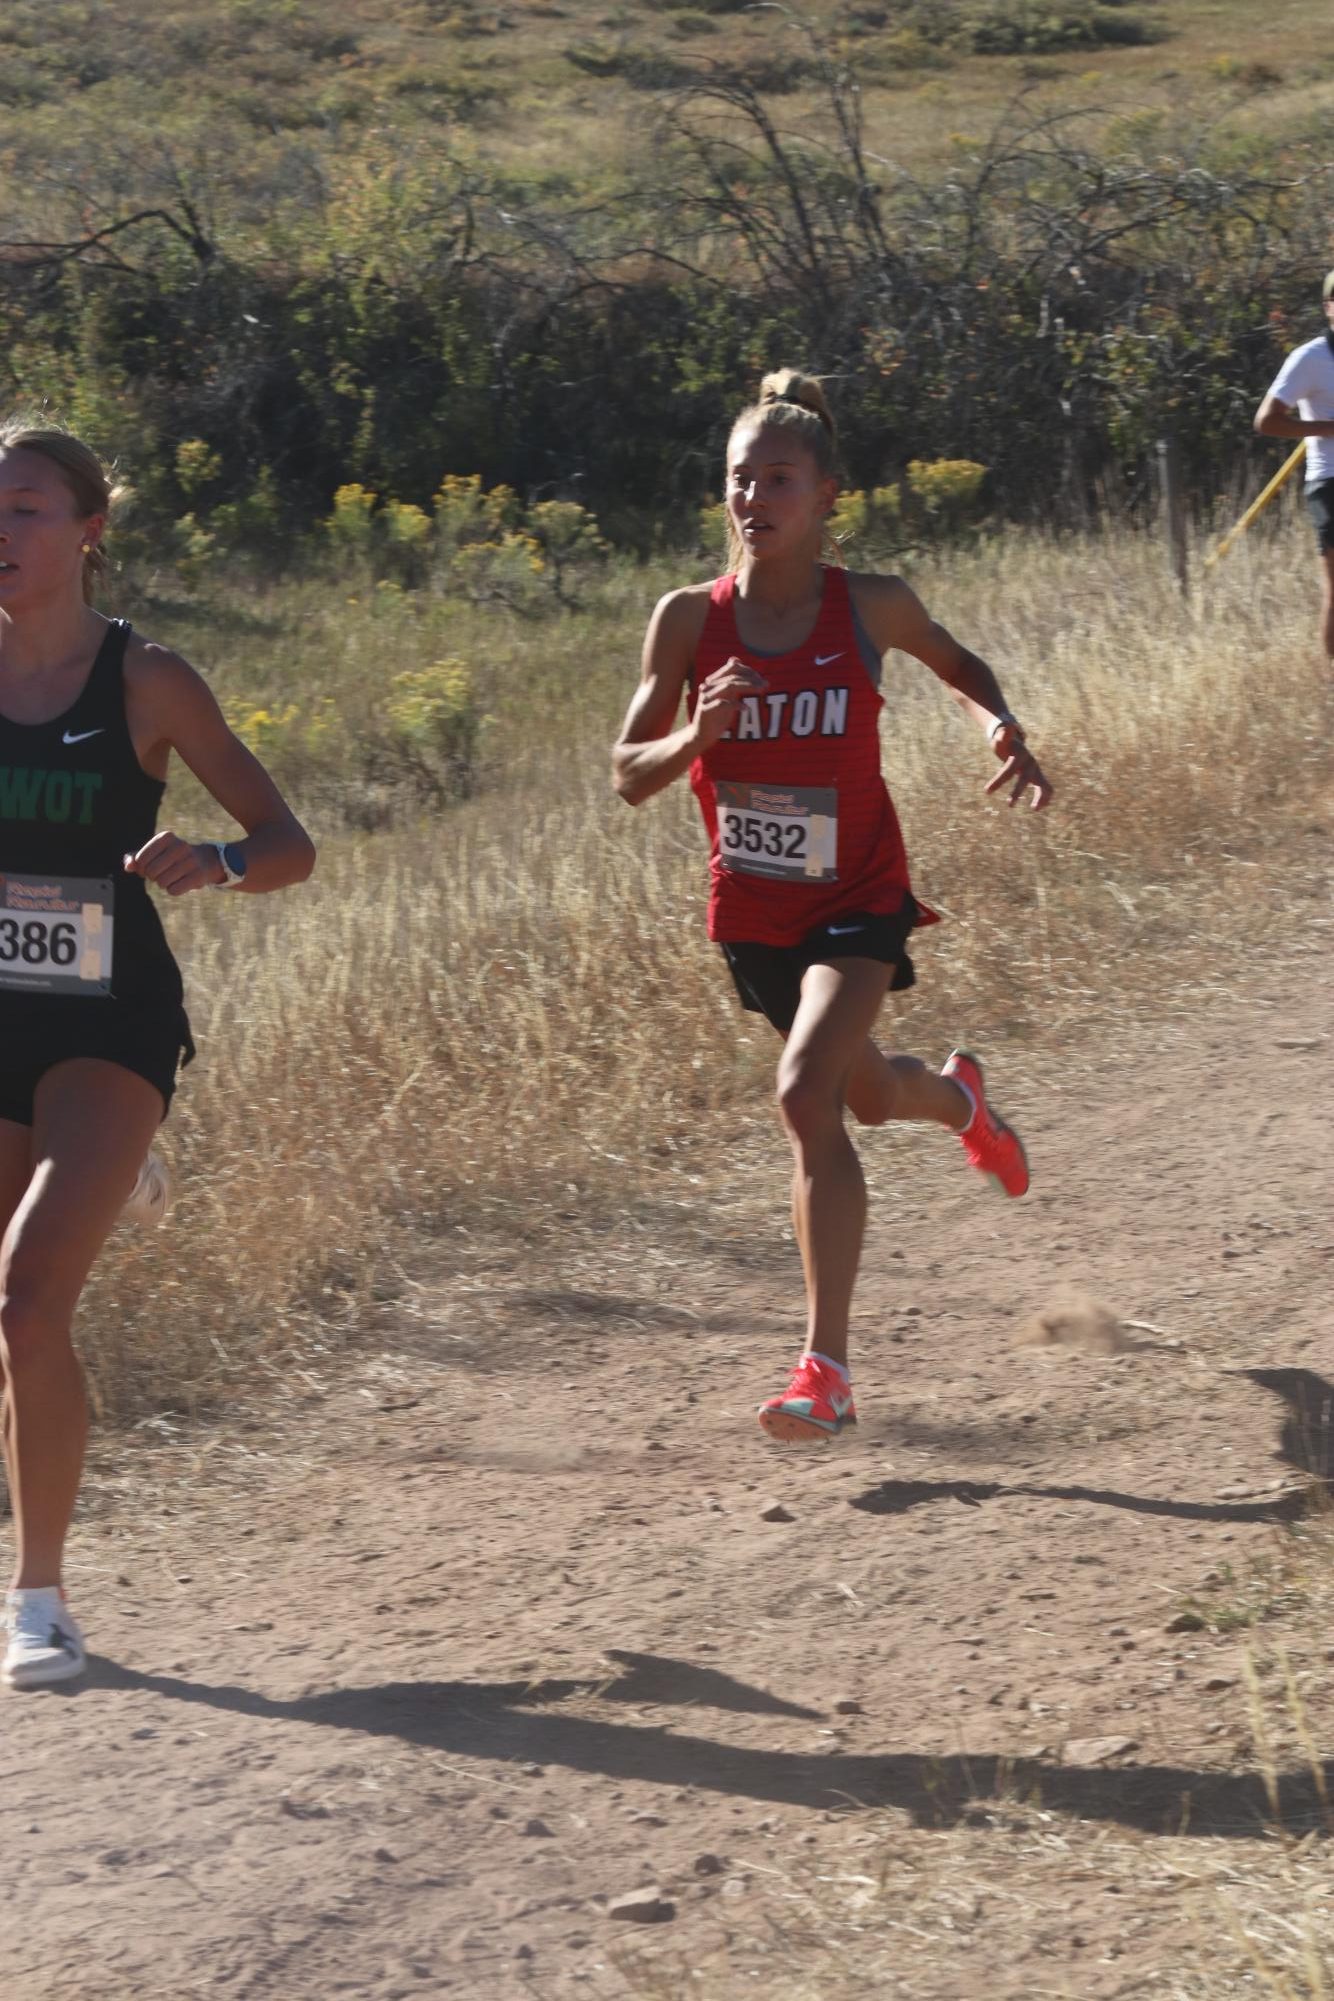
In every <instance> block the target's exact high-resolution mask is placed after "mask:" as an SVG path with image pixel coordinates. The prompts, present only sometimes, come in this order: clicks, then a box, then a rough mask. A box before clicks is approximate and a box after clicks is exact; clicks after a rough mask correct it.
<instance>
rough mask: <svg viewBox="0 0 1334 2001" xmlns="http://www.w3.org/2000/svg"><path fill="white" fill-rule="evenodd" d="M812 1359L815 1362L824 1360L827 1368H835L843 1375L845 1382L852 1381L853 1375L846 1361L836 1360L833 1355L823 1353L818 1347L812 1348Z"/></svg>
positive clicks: (836, 1371)
mask: <svg viewBox="0 0 1334 2001" xmlns="http://www.w3.org/2000/svg"><path fill="white" fill-rule="evenodd" d="M811 1360H812V1361H813V1362H823V1363H824V1366H825V1367H826V1369H833V1370H834V1371H835V1373H836V1374H838V1375H840V1376H842V1378H843V1380H844V1382H845V1383H850V1382H851V1381H852V1375H851V1372H850V1371H849V1369H848V1365H847V1363H846V1362H836V1361H835V1360H834V1358H833V1356H832V1355H822V1354H821V1353H820V1351H819V1349H818V1348H812V1349H811Z"/></svg>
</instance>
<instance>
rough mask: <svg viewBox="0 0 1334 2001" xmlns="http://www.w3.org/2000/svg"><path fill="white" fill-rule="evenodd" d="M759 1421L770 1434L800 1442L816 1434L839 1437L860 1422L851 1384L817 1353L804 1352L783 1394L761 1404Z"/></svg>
mask: <svg viewBox="0 0 1334 2001" xmlns="http://www.w3.org/2000/svg"><path fill="white" fill-rule="evenodd" d="M759 1415H760V1424H761V1426H762V1427H763V1429H764V1430H765V1431H767V1432H768V1434H769V1436H770V1438H781V1439H782V1440H783V1441H784V1443H785V1444H788V1445H799V1444H802V1443H804V1442H806V1441H808V1440H810V1439H815V1438H837V1437H838V1434H839V1432H840V1431H843V1430H845V1429H846V1428H847V1426H848V1425H850V1424H855V1423H856V1422H857V1406H856V1405H855V1404H854V1403H853V1401H852V1385H851V1383H850V1382H849V1381H848V1379H847V1377H846V1376H842V1375H840V1374H839V1372H838V1370H837V1369H831V1368H830V1366H829V1364H828V1363H827V1362H822V1361H821V1360H820V1359H819V1357H818V1356H817V1355H803V1356H802V1358H801V1360H800V1361H799V1362H798V1363H797V1366H796V1368H795V1369H794V1370H793V1371H792V1375H791V1378H790V1380H789V1382H788V1386H787V1388H786V1389H785V1390H784V1391H783V1394H782V1395H781V1396H777V1397H770V1398H769V1401H768V1402H767V1403H762V1404H761V1405H760V1413H759Z"/></svg>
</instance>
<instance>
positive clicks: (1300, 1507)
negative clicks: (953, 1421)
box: [849, 1480, 1310, 1522]
mask: <svg viewBox="0 0 1334 2001" xmlns="http://www.w3.org/2000/svg"><path fill="white" fill-rule="evenodd" d="M1018 1495H1036V1496H1037V1498H1038V1499H1039V1500H1043V1501H1089V1502H1091V1503H1092V1504H1094V1505H1095V1506H1097V1507H1101V1508H1128V1509H1130V1510H1131V1511H1132V1512H1133V1513H1135V1514H1139V1515H1170V1516H1172V1517H1174V1518H1175V1519H1176V1520H1178V1521H1185V1522H1297V1521H1300V1520H1301V1518H1302V1516H1303V1515H1304V1514H1305V1513H1306V1510H1307V1508H1308V1506H1309V1505H1310V1496H1309V1494H1307V1493H1306V1491H1305V1490H1304V1489H1302V1490H1298V1491H1295V1492H1293V1493H1288V1494H1276V1495H1275V1497H1274V1499H1273V1500H1272V1501H1240V1502H1238V1501H1233V1502H1230V1503H1229V1502H1224V1501H1167V1500H1162V1499H1160V1498H1159V1497H1158V1496H1157V1495H1155V1494H1121V1493H1118V1492H1117V1491H1116V1489H1115V1488H1112V1487H1042V1486H1038V1485H1036V1484H1035V1483H1030V1482H1028V1481H1026V1480H1016V1481H1014V1482H1013V1483H1010V1482H1006V1481H1001V1480H882V1481H880V1483H879V1485H878V1486H875V1487H868V1488H867V1490H866V1492H865V1493H864V1494H853V1495H852V1496H851V1497H850V1501H849V1505H850V1506H851V1507H854V1508H860V1509H861V1511H862V1513H863V1514H866V1515H906V1514H907V1513H908V1512H909V1511H910V1510H911V1509H913V1508H921V1507H924V1506H925V1505H926V1504H927V1503H928V1502H930V1501H962V1502H963V1503H964V1505H965V1506H968V1507H974V1508H980V1507H981V1505H982V1503H983V1502H984V1501H996V1500H1008V1499H1009V1498H1011V1497H1012V1496H1018Z"/></svg>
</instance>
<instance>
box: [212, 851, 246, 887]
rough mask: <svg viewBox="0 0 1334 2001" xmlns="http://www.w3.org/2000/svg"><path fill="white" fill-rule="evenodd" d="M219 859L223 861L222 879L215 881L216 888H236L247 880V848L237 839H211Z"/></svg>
mask: <svg viewBox="0 0 1334 2001" xmlns="http://www.w3.org/2000/svg"><path fill="white" fill-rule="evenodd" d="M209 845H210V847H212V848H213V849H214V851H215V852H216V854H217V857H218V860H219V861H220V862H221V863H222V881H221V882H215V883H214V884H213V885H212V886H213V888H214V889H235V888H236V886H237V884H238V883H242V882H244V881H245V850H244V849H243V848H242V847H241V846H240V844H239V843H238V842H236V841H211V842H210V843H209Z"/></svg>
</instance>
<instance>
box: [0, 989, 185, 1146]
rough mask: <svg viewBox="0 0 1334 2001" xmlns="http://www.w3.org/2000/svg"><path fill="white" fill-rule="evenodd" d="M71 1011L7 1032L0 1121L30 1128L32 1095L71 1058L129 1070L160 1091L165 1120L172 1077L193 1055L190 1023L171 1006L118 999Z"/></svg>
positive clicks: (52, 1011) (0, 1058) (54, 1011)
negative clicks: (90, 1059)
mask: <svg viewBox="0 0 1334 2001" xmlns="http://www.w3.org/2000/svg"><path fill="white" fill-rule="evenodd" d="M73 1005H74V1007H75V1008H77V1010H78V1011H77V1014H76V1013H74V1012H72V1011H71V1012H69V1013H66V1011H65V1010H64V1009H62V1008H61V1007H60V1006H59V1005H58V1004H53V1005H52V1006H51V1007H50V1008H49V1010H47V1011H45V1012H44V1014H43V1016H42V1018H41V1019H40V1020H34V1021H32V1022H29V1023H25V1024H23V1025H22V1026H21V1027H18V1028H17V1029H15V1030H10V1029H6V1031H5V1033H4V1038H3V1046H2V1047H0V1119H9V1120H12V1122H13V1123H14V1124H15V1125H17V1126H30V1125H31V1124H32V1120H33V1095H34V1093H35V1092H36V1089H37V1086H38V1084H39V1083H40V1082H41V1080H42V1078H43V1077H44V1076H45V1075H46V1073H47V1071H48V1070H53V1069H54V1068H55V1066H56V1064H57V1063H66V1062H68V1061H69V1060H70V1059H71V1058H72V1057H76V1056H93V1057H98V1058H100V1060H101V1061H102V1062H104V1063H118V1064H119V1065H120V1066H121V1068H122V1069H123V1070H132V1071H133V1072H134V1074H135V1076H136V1077H142V1078H144V1079H145V1081H146V1082H147V1083H149V1084H152V1085H153V1087H154V1088H155V1089H156V1090H157V1091H159V1092H160V1093H161V1096H162V1116H163V1118H165V1117H166V1116H167V1110H168V1108H169V1106H170V1104H171V1099H172V1093H173V1092H174V1091H175V1089H176V1073H177V1071H178V1070H180V1069H181V1068H183V1066H184V1065H185V1064H186V1063H189V1062H190V1061H191V1059H192V1058H193V1056H194V1053H195V1046H194V1042H193V1040H192V1039H191V1035H190V1023H189V1020H188V1019H187V1017H186V1012H185V1009H184V1008H183V1007H180V1006H177V1005H176V1004H175V1003H173V1002H168V1003H166V1004H165V1005H159V1004H155V1005H152V1006H147V1007H134V1006H132V1005H129V1004H126V1003H120V1002H116V1001H107V1002H105V1003H103V1002H101V1001H83V1000H80V1001H76V1002H75V1003H74V1004H73Z"/></svg>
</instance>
